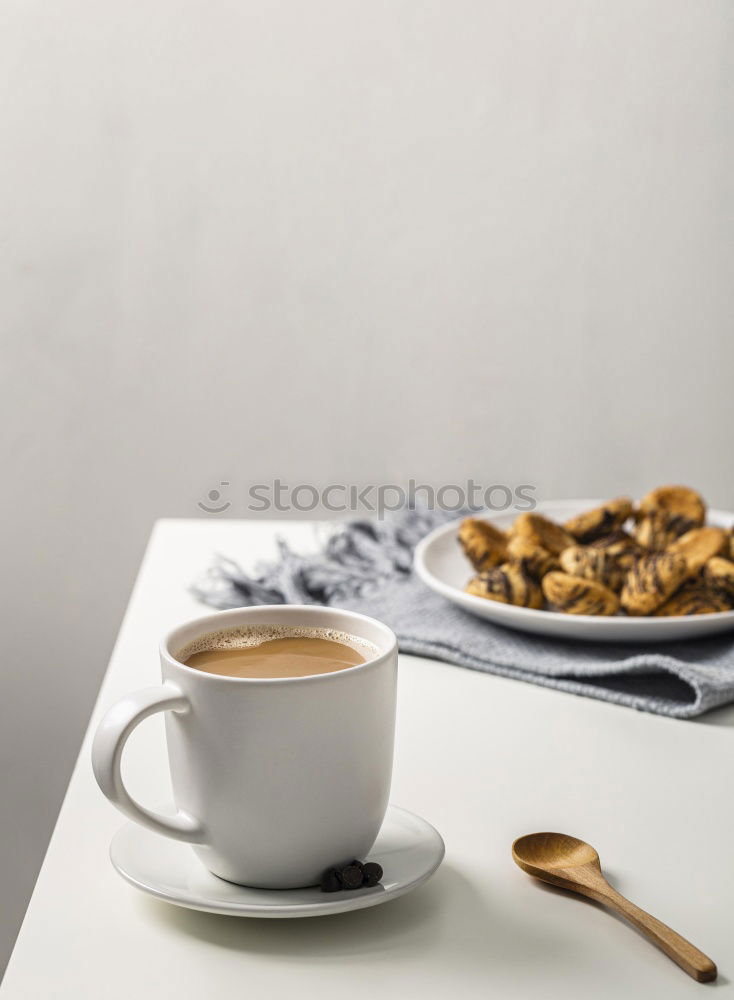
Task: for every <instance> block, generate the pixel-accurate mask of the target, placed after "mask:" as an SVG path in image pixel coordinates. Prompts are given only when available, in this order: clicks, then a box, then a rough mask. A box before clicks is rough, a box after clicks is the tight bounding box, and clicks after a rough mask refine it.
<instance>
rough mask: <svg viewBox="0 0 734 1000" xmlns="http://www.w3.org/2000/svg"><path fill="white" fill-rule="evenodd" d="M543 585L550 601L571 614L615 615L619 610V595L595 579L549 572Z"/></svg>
mask: <svg viewBox="0 0 734 1000" xmlns="http://www.w3.org/2000/svg"><path fill="white" fill-rule="evenodd" d="M542 587H543V593H544V594H545V597H546V600H547V601H548V603H549V604H551V605H552V606H553V607H554V608H556V609H557V610H558V611H564V612H565V613H566V614H569V615H614V614H616V613H617V611H618V610H619V600H618V599H617V595H616V594H614V593H613V592H612V591H611V590H610V589H609V588H608V587H605V586H604V584H603V583H597V582H596V581H595V580H582V579H580V578H579V577H577V576H570V575H569V574H568V573H548V574H547V575H546V576H544V577H543V583H542Z"/></svg>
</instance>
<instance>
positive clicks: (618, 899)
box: [600, 883, 716, 983]
mask: <svg viewBox="0 0 734 1000" xmlns="http://www.w3.org/2000/svg"><path fill="white" fill-rule="evenodd" d="M600 895H601V896H602V902H605V903H607V904H608V905H609V906H611V908H612V909H613V910H616V911H617V912H618V913H620V914H621V915H622V916H623V917H625V918H626V919H627V920H629V922H630V923H631V924H634V926H635V927H636V928H637V929H638V930H640V931H642V933H643V934H646V935H647V936H648V937H649V938H650V940H651V941H654V942H655V944H656V945H657V946H658V947H659V948H662V950H663V951H664V952H665V954H666V955H667V956H668V958H672V959H673V961H674V962H677V963H678V965H679V966H680V967H681V969H683V971H684V972H687V973H688V975H689V976H692V977H693V978H694V979H695V980H696V981H697V982H699V983H709V982H711V981H712V980H713V979H716V966H715V965H714V963H713V962H712V961H711V959H710V958H709V957H708V955H704V953H703V952H702V951H699V950H698V948H696V947H694V946H693V945H692V944H691V942H690V941H686V939H685V938H684V937H681V936H680V934H676V932H675V931H674V930H673V929H672V928H670V927H668V925H667V924H664V923H662V921H660V920H657V919H656V918H655V917H653V916H651V915H650V914H649V913H646V912H645V911H644V910H641V909H640V907H639V906H635V904H634V903H631V902H630V901H629V899H626V898H625V897H624V896H622V895H621V894H620V893H618V892H617V890H616V889H613V888H612V887H611V886H610V885H609V884H608V883H607V884H606V885H605V888H604V892H603V894H600Z"/></svg>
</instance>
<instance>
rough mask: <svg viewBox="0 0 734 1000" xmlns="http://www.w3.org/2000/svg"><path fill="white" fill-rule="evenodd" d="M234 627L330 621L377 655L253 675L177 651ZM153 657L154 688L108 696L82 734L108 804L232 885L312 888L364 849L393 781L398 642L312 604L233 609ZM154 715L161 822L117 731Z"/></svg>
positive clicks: (378, 627)
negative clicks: (159, 749) (160, 719)
mask: <svg viewBox="0 0 734 1000" xmlns="http://www.w3.org/2000/svg"><path fill="white" fill-rule="evenodd" d="M238 625H293V626H298V625H305V626H314V627H317V628H330V629H338V630H339V631H341V632H347V633H348V634H350V635H354V636H357V637H359V638H362V639H366V640H367V641H368V642H370V643H372V644H373V645H374V646H375V647H376V648H377V655H376V656H375V657H374V658H373V659H371V660H368V661H367V662H366V663H360V664H358V665H357V666H354V667H348V668H346V669H344V670H338V671H335V672H334V673H329V674H311V675H309V676H306V677H294V678H291V677H287V678H284V677H278V678H265V679H253V678H247V677H245V678H240V677H225V676H221V675H219V674H209V673H204V672H203V671H201V670H196V669H194V668H193V667H187V666H186V665H185V664H183V663H180V662H179V661H178V660H177V659H176V655H177V653H178V652H179V651H180V650H182V649H183V648H184V647H185V646H187V645H188V644H189V643H190V642H192V641H193V640H194V639H197V638H198V637H199V636H201V635H204V634H205V633H207V632H214V631H217V630H219V629H222V628H228V627H234V626H238ZM160 658H161V670H162V674H163V684H162V685H161V686H159V687H152V688H147V689H145V690H143V691H138V692H137V693H135V694H131V695H128V696H127V697H126V698H124V699H123V700H122V701H120V702H118V703H117V704H116V705H115V706H114V707H113V708H111V709H110V711H109V712H108V713H107V715H106V716H105V717H104V719H103V720H102V722H101V723H100V725H99V728H98V730H97V733H96V735H95V738H94V745H93V747H92V763H93V766H94V773H95V776H96V778H97V781H98V783H99V786H100V788H101V789H102V791H103V792H104V794H105V795H106V796H107V798H108V799H110V801H111V802H113V803H114V804H115V805H116V806H117V807H118V809H120V810H121V811H122V812H123V813H125V814H126V815H127V816H129V817H130V818H131V819H133V820H136V821H137V822H138V823H142V824H143V825H144V826H147V827H149V828H150V829H151V830H155V831H156V832H157V833H162V834H165V835H166V836H168V837H173V838H174V839H176V840H183V841H186V842H188V843H190V844H192V845H193V848H194V850H195V851H196V853H197V855H198V856H199V858H200V859H201V861H202V862H203V863H204V864H205V865H206V867H207V868H208V869H209V870H210V871H212V872H214V874H215V875H219V876H221V877H222V878H225V879H228V880H229V881H231V882H238V883H240V884H242V885H251V886H259V887H261V888H268V889H284V888H296V887H299V886H306V885H314V884H316V883H317V882H318V881H319V880H320V878H321V875H322V874H323V872H324V870H325V869H326V868H328V867H330V866H331V865H339V864H346V863H347V862H349V861H351V860H352V859H353V858H359V859H363V858H365V857H366V856H367V854H368V853H369V850H370V848H371V847H372V845H373V843H374V841H375V838H376V837H377V834H378V832H379V830H380V826H381V825H382V821H383V819H384V816H385V811H386V809H387V804H388V799H389V793H390V781H391V777H392V760H393V742H394V732H395V699H396V688H397V641H396V639H395V636H394V634H393V633H392V632H391V631H390V629H389V628H387V626H386V625H382V624H381V623H380V622H378V621H375V620H374V619H372V618H367V617H366V616H365V615H359V614H356V613H353V612H351V611H340V610H336V609H332V608H323V607H317V606H311V605H271V606H261V607H254V608H237V609H235V610H234V611H221V612H219V613H217V614H213V615H208V616H207V617H205V618H198V619H196V621H193V622H190V623H188V624H186V625H182V626H180V627H179V628H176V629H174V630H173V631H172V632H170V633H169V634H168V635H167V636H166V637H165V638H164V639H163V641H162V643H161V646H160ZM155 712H165V713H166V739H167V743H168V757H169V764H170V769H171V779H172V784H173V792H174V798H175V802H176V807H177V809H178V812H177V813H176V814H175V815H174V816H170V817H169V816H163V815H159V814H157V813H154V812H150V811H149V810H148V809H146V808H144V807H143V806H142V805H139V804H138V803H137V802H136V801H135V800H134V799H133V798H131V796H130V795H129V793H128V792H127V790H126V788H125V786H124V785H123V782H122V777H121V775H120V760H121V757H122V751H123V748H124V746H125V743H126V741H127V738H128V736H129V735H130V734H131V732H132V731H133V729H134V728H135V727H136V726H137V724H138V723H139V722H141V721H142V720H143V719H145V718H147V717H148V716H149V715H153V714H154V713H155Z"/></svg>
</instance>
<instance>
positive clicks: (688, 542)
mask: <svg viewBox="0 0 734 1000" xmlns="http://www.w3.org/2000/svg"><path fill="white" fill-rule="evenodd" d="M726 543H727V537H726V533H725V532H724V531H722V529H721V528H710V527H709V528H693V529H692V530H691V531H687V532H686V534H685V535H682V536H681V537H680V538H678V539H677V540H676V541H675V542H673V543H672V544H671V545H669V546H668V552H675V553H678V554H680V555H682V556H685V559H686V562H687V563H688V575H689V576H693V574H694V573H697V572H698V571H699V570H700V569H701V567H702V566H703V565H704V564H705V563H707V562H708V561H709V559H711V558H713V557H714V556H718V555H719V553H721V552H725V551H726Z"/></svg>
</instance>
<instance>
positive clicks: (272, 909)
mask: <svg viewBox="0 0 734 1000" xmlns="http://www.w3.org/2000/svg"><path fill="white" fill-rule="evenodd" d="M444 850H445V848H444V843H443V840H442V838H441V835H440V834H439V833H438V831H437V830H435V829H434V828H433V827H432V826H431V824H430V823H427V822H426V821H425V820H424V819H421V818H420V817H419V816H415V815H413V813H409V812H407V811H406V810H405V809H399V808H398V807H397V806H390V807H389V808H388V810H387V815H386V816H385V822H384V823H383V824H382V829H381V830H380V833H379V835H378V837H377V840H376V841H375V845H374V847H373V848H372V850H371V851H370V855H369V859H366V858H361V859H360V860H363V861H365V860H369V861H377V862H378V863H379V864H380V865H382V868H383V871H384V875H383V879H382V884H381V885H377V886H374V888H371V889H355V890H353V891H351V892H350V891H342V892H334V893H325V892H321V890H320V889H319V887H318V886H314V887H310V888H307V889H250V888H248V887H247V886H243V885H235V884H234V883H232V882H225V881H224V880H223V879H220V878H217V876H216V875H212V874H211V872H209V871H207V870H206V868H204V866H203V865H202V864H201V862H200V861H199V859H198V858H197V857H196V855H195V854H194V852H193V851H192V849H191V848H190V847H189V846H188V845H187V844H183V843H180V842H179V841H176V840H170V839H169V838H168V837H162V836H160V835H159V834H157V833H152V832H151V831H150V830H146V829H145V828H144V827H142V826H138V825H137V823H127V824H126V825H125V826H124V827H123V828H122V829H121V830H118V832H117V833H116V834H115V836H114V837H113V838H112V843H111V844H110V858H111V860H112V864H113V865H114V866H115V868H116V869H117V871H118V872H119V873H120V875H122V877H123V878H124V879H125V880H126V881H128V882H129V883H130V884H131V885H134V886H135V887H136V888H137V889H142V890H143V892H147V893H150V895H151V896H156V897H157V898H158V899H165V900H166V901H167V902H169V903H175V904H176V905H177V906H186V907H188V908H189V909H192V910H204V911H206V912H207V913H224V914H229V915H231V916H235V917H321V916H325V915H327V914H330V913H344V912H346V911H347V910H362V909H364V908H365V907H367V906H377V905H378V904H379V903H386V902H387V901H388V900H390V899H397V897H398V896H402V895H404V894H405V893H406V892H410V890H411V889H415V888H416V886H419V885H421V883H422V882H425V881H426V880H427V879H429V878H430V877H431V875H433V873H434V872H435V871H436V869H437V868H438V866H439V865H440V864H441V861H442V860H443V856H444Z"/></svg>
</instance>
